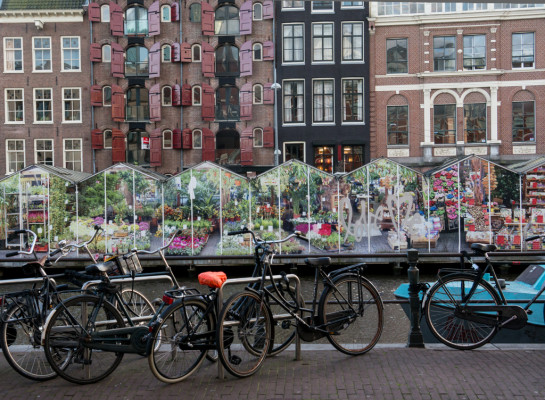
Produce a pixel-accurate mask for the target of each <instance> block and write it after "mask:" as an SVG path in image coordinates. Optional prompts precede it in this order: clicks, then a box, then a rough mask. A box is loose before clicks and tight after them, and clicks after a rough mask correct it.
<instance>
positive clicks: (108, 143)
mask: <svg viewBox="0 0 545 400" xmlns="http://www.w3.org/2000/svg"><path fill="white" fill-rule="evenodd" d="M102 138H103V139H104V148H105V149H111V148H112V131H111V130H110V129H106V130H105V131H104V132H103V134H102Z"/></svg>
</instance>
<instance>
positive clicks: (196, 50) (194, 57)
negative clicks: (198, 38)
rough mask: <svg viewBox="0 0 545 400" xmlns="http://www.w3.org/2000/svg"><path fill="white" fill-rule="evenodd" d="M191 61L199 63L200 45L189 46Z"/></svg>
mask: <svg viewBox="0 0 545 400" xmlns="http://www.w3.org/2000/svg"><path fill="white" fill-rule="evenodd" d="M191 61H193V62H201V45H200V44H194V45H193V46H191Z"/></svg>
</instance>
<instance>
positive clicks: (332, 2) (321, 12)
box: [310, 1, 335, 14]
mask: <svg viewBox="0 0 545 400" xmlns="http://www.w3.org/2000/svg"><path fill="white" fill-rule="evenodd" d="M310 10H311V13H312V14H332V13H334V12H335V1H331V9H328V10H315V9H314V1H312V2H311V7H310Z"/></svg>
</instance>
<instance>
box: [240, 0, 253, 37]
mask: <svg viewBox="0 0 545 400" xmlns="http://www.w3.org/2000/svg"><path fill="white" fill-rule="evenodd" d="M239 18H240V34H241V35H251V34H252V19H253V18H252V0H248V1H245V2H244V3H243V4H242V5H241V6H240V12H239Z"/></svg>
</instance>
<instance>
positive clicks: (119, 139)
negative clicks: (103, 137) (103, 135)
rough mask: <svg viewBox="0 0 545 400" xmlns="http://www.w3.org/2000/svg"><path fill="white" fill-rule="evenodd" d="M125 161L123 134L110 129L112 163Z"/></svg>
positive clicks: (117, 130)
mask: <svg viewBox="0 0 545 400" xmlns="http://www.w3.org/2000/svg"><path fill="white" fill-rule="evenodd" d="M120 162H125V134H124V133H123V132H121V131H120V130H119V129H112V163H114V164H115V163H120Z"/></svg>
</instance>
